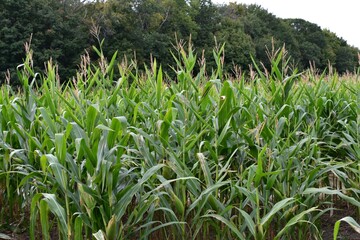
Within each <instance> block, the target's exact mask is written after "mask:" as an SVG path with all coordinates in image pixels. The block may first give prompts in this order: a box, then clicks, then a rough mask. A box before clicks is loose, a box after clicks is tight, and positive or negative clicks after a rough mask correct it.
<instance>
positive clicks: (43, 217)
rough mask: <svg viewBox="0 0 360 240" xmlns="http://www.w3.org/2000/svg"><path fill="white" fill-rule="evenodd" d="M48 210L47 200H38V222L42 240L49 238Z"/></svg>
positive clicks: (48, 239)
mask: <svg viewBox="0 0 360 240" xmlns="http://www.w3.org/2000/svg"><path fill="white" fill-rule="evenodd" d="M48 212H49V209H48V204H47V202H46V201H45V200H44V199H42V200H40V222H41V229H42V234H43V239H44V240H50V232H49V217H48V214H49V213H48Z"/></svg>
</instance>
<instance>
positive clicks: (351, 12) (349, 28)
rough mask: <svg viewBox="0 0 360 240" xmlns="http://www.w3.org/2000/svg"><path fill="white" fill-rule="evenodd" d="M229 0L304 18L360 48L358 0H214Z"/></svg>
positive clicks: (216, 0)
mask: <svg viewBox="0 0 360 240" xmlns="http://www.w3.org/2000/svg"><path fill="white" fill-rule="evenodd" d="M229 2H238V3H245V4H258V5H260V6H262V7H263V8H264V9H267V10H268V11H269V12H271V13H272V14H274V15H276V16H277V17H280V18H302V19H304V20H307V21H309V22H312V23H316V24H317V25H319V26H320V27H321V28H326V29H328V30H330V31H331V32H334V33H336V35H337V36H338V37H341V38H343V39H345V40H346V41H347V43H348V44H350V45H352V46H355V47H358V48H360V27H359V15H360V10H359V9H360V1H359V0H341V1H335V0H334V1H328V0H213V3H225V4H228V3H229Z"/></svg>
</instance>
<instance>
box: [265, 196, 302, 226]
mask: <svg viewBox="0 0 360 240" xmlns="http://www.w3.org/2000/svg"><path fill="white" fill-rule="evenodd" d="M294 202H295V199H294V198H285V199H283V200H281V201H280V202H277V203H276V204H275V205H274V206H273V207H272V208H271V210H270V211H269V212H268V213H267V214H266V215H265V216H264V217H263V218H262V219H261V222H260V223H261V225H262V226H266V225H268V224H269V223H270V220H271V219H272V218H273V217H274V216H275V214H277V213H278V212H279V211H280V210H281V209H283V208H285V207H287V206H288V205H290V204H292V203H294Z"/></svg>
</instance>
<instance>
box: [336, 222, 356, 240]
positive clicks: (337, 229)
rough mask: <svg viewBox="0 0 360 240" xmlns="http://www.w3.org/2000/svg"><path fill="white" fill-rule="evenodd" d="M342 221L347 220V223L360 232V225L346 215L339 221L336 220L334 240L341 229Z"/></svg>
mask: <svg viewBox="0 0 360 240" xmlns="http://www.w3.org/2000/svg"><path fill="white" fill-rule="evenodd" d="M341 222H346V223H347V224H349V225H350V226H351V227H352V228H353V229H354V230H355V231H356V232H357V233H359V234H360V225H359V224H358V223H357V222H356V221H355V220H354V219H353V218H352V217H344V218H342V219H340V220H338V221H336V223H335V225H334V240H336V239H337V236H338V234H339V229H340V223H341Z"/></svg>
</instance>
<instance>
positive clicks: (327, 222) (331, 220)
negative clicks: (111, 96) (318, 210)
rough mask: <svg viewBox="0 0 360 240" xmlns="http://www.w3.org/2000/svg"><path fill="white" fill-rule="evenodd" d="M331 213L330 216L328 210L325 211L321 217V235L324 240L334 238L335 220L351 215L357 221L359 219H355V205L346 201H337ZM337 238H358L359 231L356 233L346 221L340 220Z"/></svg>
mask: <svg viewBox="0 0 360 240" xmlns="http://www.w3.org/2000/svg"><path fill="white" fill-rule="evenodd" d="M334 208H336V210H334V212H333V215H332V216H330V212H326V213H325V214H324V215H323V216H322V217H321V229H322V232H323V234H322V237H323V239H324V240H333V239H334V235H333V234H334V225H335V223H336V221H338V220H340V219H342V218H343V217H347V216H350V217H353V218H354V219H355V220H356V221H357V222H359V220H360V219H356V215H357V214H356V211H357V209H356V207H354V206H348V205H347V204H346V203H344V202H341V201H337V202H335V204H334ZM337 239H339V240H360V233H357V232H356V231H355V230H354V229H353V228H352V227H351V226H350V225H349V224H348V223H346V222H341V223H340V229H339V234H338V237H337Z"/></svg>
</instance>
